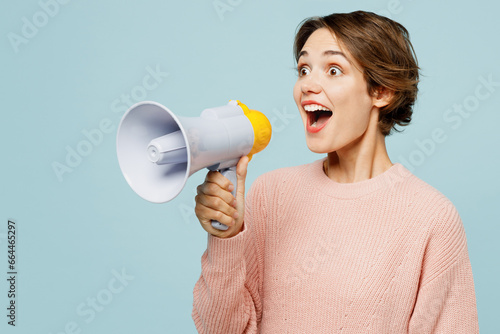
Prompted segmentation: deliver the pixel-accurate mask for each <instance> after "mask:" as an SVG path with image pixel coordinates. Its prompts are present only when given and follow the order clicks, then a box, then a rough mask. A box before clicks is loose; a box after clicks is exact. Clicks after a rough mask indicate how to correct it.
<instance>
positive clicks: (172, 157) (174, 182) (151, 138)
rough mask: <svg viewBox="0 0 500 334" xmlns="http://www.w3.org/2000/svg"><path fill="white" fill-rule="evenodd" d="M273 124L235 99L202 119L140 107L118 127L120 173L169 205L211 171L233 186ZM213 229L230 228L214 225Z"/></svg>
mask: <svg viewBox="0 0 500 334" xmlns="http://www.w3.org/2000/svg"><path fill="white" fill-rule="evenodd" d="M271 132H272V130H271V123H270V122H269V120H268V119H267V118H266V116H265V115H264V114H262V113H261V112H259V111H256V110H250V109H248V107H247V106H246V105H244V104H243V103H241V102H239V101H236V100H231V101H229V103H228V104H227V105H225V106H221V107H215V108H209V109H205V110H203V111H202V113H201V115H200V117H180V116H176V115H175V114H174V113H173V112H172V111H170V110H169V109H168V108H166V107H165V106H163V105H161V104H159V103H156V102H153V101H143V102H139V103H136V104H135V105H133V106H132V107H130V109H129V110H127V112H126V113H125V115H124V116H123V118H122V120H121V122H120V125H119V127H118V133H117V139H116V150H117V155H118V162H119V165H120V169H121V171H122V173H123V176H124V177H125V180H126V181H127V183H128V184H129V185H130V187H131V188H132V189H133V190H134V191H135V192H136V193H137V194H138V195H139V196H141V197H142V198H143V199H145V200H147V201H150V202H153V203H165V202H168V201H170V200H172V199H174V198H175V197H176V196H177V195H178V194H179V193H180V192H181V191H182V189H183V188H184V185H185V184H186V181H187V179H188V177H189V176H191V175H192V174H193V173H195V172H197V171H199V170H201V169H203V168H208V169H209V170H218V171H220V172H221V173H222V175H224V176H225V177H227V178H228V179H229V180H230V181H231V183H232V184H233V185H234V190H233V195H235V194H236V186H237V182H236V164H237V163H238V161H239V159H240V158H241V157H242V156H245V155H248V156H249V157H250V159H251V157H252V155H253V154H255V153H257V152H260V151H262V150H263V149H264V148H265V147H266V146H267V144H268V143H269V141H270V140H271ZM212 226H213V227H215V228H217V229H219V230H226V229H227V228H228V226H226V225H223V224H221V223H220V222H216V221H212Z"/></svg>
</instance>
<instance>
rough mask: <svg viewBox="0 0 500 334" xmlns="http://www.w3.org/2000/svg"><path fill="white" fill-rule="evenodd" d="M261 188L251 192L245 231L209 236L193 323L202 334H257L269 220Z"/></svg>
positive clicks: (258, 182)
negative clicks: (265, 230)
mask: <svg viewBox="0 0 500 334" xmlns="http://www.w3.org/2000/svg"><path fill="white" fill-rule="evenodd" d="M261 183H262V182H261V180H259V179H257V180H256V181H255V182H254V184H253V185H252V188H251V189H250V191H249V192H248V196H247V200H246V203H245V215H244V223H243V228H242V230H241V231H240V232H239V233H238V234H237V235H235V236H233V237H230V238H219V237H216V236H214V235H211V234H209V235H208V243H207V250H206V251H205V253H204V254H203V256H202V258H201V267H202V270H201V276H200V278H199V280H198V282H197V283H196V285H195V288H194V291H193V312H192V317H193V320H194V323H195V325H196V328H197V330H198V332H199V333H224V334H226V333H257V329H258V326H259V323H260V320H261V316H262V304H261V299H260V291H261V287H262V256H261V255H259V254H262V250H263V245H262V243H261V242H260V241H259V240H261V239H260V238H259V237H258V234H259V233H258V229H259V228H260V227H259V226H263V225H262V224H264V223H265V219H266V217H265V199H264V192H263V186H262V185H261Z"/></svg>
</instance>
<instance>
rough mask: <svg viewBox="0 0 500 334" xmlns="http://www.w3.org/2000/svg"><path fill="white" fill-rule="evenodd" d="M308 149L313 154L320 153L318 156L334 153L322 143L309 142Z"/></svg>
mask: <svg viewBox="0 0 500 334" xmlns="http://www.w3.org/2000/svg"><path fill="white" fill-rule="evenodd" d="M307 147H308V148H309V150H310V151H311V152H313V153H318V154H327V153H330V152H333V151H334V150H332V148H331V147H326V146H325V145H324V143H323V144H321V143H313V142H310V141H307Z"/></svg>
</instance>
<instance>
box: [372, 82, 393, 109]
mask: <svg viewBox="0 0 500 334" xmlns="http://www.w3.org/2000/svg"><path fill="white" fill-rule="evenodd" d="M393 98H394V91H393V90H390V89H388V88H385V87H379V88H377V90H376V91H375V94H374V96H373V105H374V106H375V107H377V108H379V109H380V108H383V107H385V106H387V105H388V104H389V103H391V101H392V99H393Z"/></svg>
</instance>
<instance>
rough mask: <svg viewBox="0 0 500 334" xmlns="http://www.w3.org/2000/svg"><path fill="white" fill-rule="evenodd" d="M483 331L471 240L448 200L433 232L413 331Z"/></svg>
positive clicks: (469, 333) (411, 333) (415, 333)
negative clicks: (469, 247)
mask: <svg viewBox="0 0 500 334" xmlns="http://www.w3.org/2000/svg"><path fill="white" fill-rule="evenodd" d="M424 333H453V334H460V333H464V334H475V333H479V325H478V316H477V307H476V296H475V292H474V281H473V277H472V269H471V264H470V261H469V254H468V250H467V240H466V237H465V231H464V228H463V224H462V221H461V219H460V217H459V215H458V212H457V211H456V209H455V207H454V206H453V205H452V204H451V202H448V203H447V205H446V206H445V208H444V209H443V211H442V212H441V214H440V217H439V218H436V224H435V225H434V226H433V230H432V232H431V234H430V238H429V242H428V245H427V248H426V251H425V255H424V260H423V264H422V274H421V278H420V288H419V291H418V295H417V300H416V303H415V307H414V310H413V313H412V316H411V319H410V324H409V334H424Z"/></svg>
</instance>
